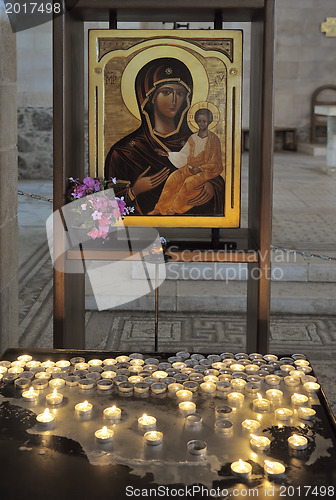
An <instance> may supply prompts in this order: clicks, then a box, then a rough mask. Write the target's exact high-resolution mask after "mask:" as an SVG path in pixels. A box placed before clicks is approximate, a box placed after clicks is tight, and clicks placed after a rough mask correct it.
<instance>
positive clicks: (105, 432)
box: [102, 425, 108, 434]
mask: <svg viewBox="0 0 336 500" xmlns="http://www.w3.org/2000/svg"><path fill="white" fill-rule="evenodd" d="M102 434H108V432H107V427H106V425H104V427H103V428H102Z"/></svg>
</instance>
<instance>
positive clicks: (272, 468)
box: [264, 460, 286, 479]
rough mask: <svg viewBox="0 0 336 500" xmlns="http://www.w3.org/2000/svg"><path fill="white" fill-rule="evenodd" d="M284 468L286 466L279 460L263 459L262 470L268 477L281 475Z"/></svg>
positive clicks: (272, 477) (273, 477)
mask: <svg viewBox="0 0 336 500" xmlns="http://www.w3.org/2000/svg"><path fill="white" fill-rule="evenodd" d="M285 470H286V468H285V466H284V465H283V464H282V463H281V462H276V461H274V460H265V462H264V472H265V474H266V475H267V476H268V477H269V478H270V479H275V478H279V477H281V476H282V475H283V474H284V472H285Z"/></svg>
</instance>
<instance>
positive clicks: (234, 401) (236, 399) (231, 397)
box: [227, 392, 245, 408]
mask: <svg viewBox="0 0 336 500" xmlns="http://www.w3.org/2000/svg"><path fill="white" fill-rule="evenodd" d="M227 399H228V403H229V405H230V406H233V407H235V408H239V407H240V406H242V404H243V402H244V399H245V398H244V394H241V393H240V392H231V393H230V394H228V396H227Z"/></svg>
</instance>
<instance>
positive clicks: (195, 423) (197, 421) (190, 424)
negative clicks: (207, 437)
mask: <svg viewBox="0 0 336 500" xmlns="http://www.w3.org/2000/svg"><path fill="white" fill-rule="evenodd" d="M184 422H185V426H186V427H187V428H188V429H191V430H199V429H201V428H202V422H203V421H202V417H201V416H200V415H197V414H193V415H187V416H186V418H185V421H184Z"/></svg>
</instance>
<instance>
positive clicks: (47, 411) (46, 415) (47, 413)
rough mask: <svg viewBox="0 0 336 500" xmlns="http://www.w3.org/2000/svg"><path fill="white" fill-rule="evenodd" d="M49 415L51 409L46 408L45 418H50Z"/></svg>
mask: <svg viewBox="0 0 336 500" xmlns="http://www.w3.org/2000/svg"><path fill="white" fill-rule="evenodd" d="M49 413H50V411H49V408H46V409H45V410H44V412H43V416H44V417H48V415H49Z"/></svg>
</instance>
